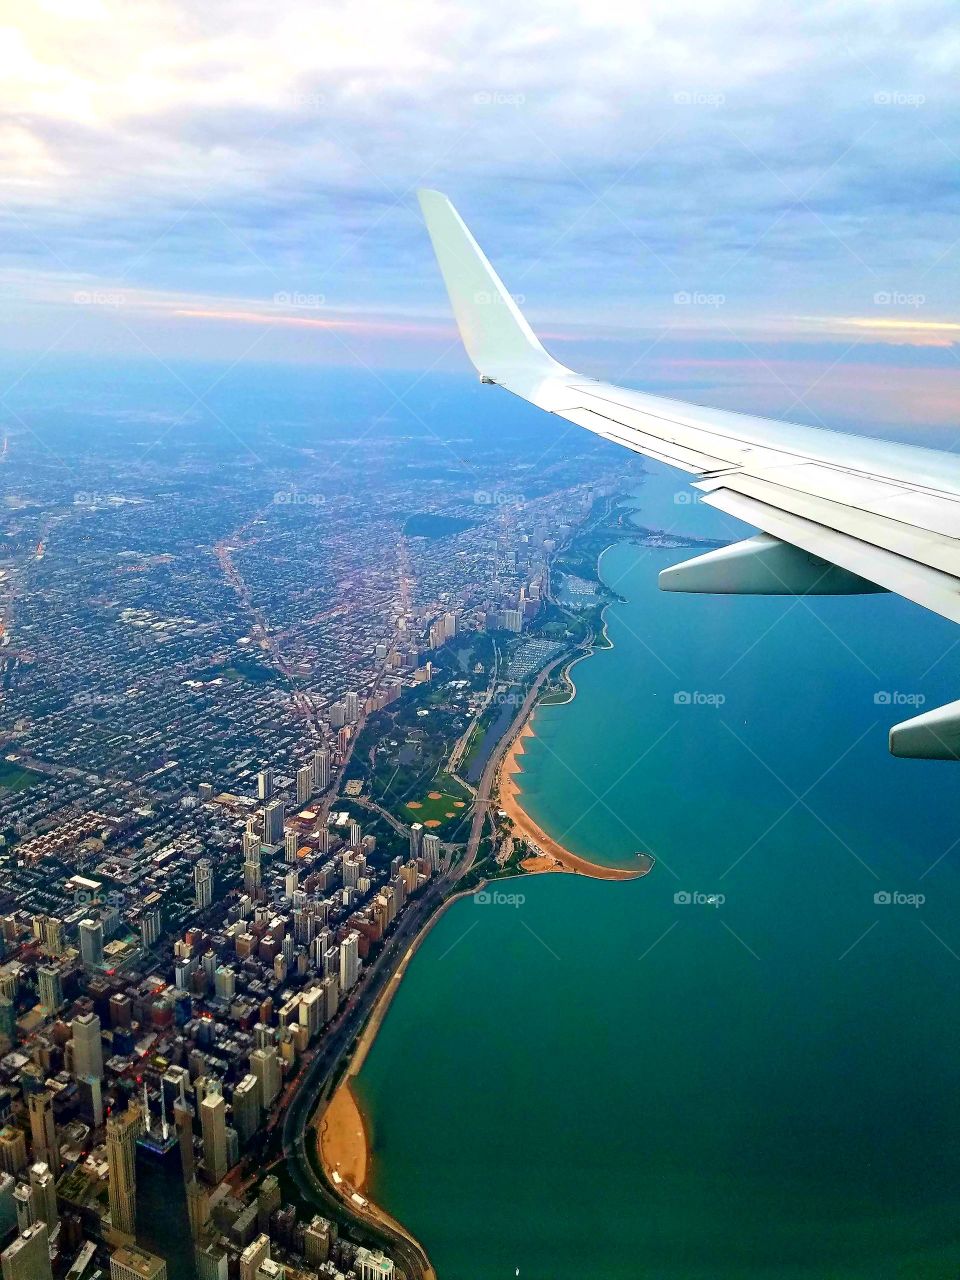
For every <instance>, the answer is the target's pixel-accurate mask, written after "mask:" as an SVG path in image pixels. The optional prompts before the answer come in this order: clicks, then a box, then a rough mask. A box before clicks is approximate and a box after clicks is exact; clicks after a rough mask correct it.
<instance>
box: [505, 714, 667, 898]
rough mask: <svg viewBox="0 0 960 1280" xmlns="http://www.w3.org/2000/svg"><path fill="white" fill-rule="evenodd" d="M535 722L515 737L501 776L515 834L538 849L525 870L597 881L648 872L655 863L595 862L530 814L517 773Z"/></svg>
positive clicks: (527, 862) (509, 816)
mask: <svg viewBox="0 0 960 1280" xmlns="http://www.w3.org/2000/svg"><path fill="white" fill-rule="evenodd" d="M534 736H535V735H534V731H533V725H532V724H531V723H530V721H529V720H527V722H526V723H525V724H524V726H523V728H522V729H521V730H520V732H519V733H518V734H517V736H516V738H515V739H514V740H513V742H512V744H511V746H510V749H509V750H508V751H507V753H506V755H505V756H504V757H503V762H502V763H501V765H500V773H499V776H498V779H497V787H498V792H499V801H498V803H499V806H500V809H501V810H502V812H503V813H505V814H506V815H507V817H508V818H509V819H510V820H511V822H512V823H513V834H514V835H515V836H519V837H520V838H521V839H523V840H526V841H527V842H528V843H529V844H530V845H534V846H536V849H537V852H536V853H535V854H534V855H532V856H531V857H529V858H525V859H524V860H523V862H521V864H520V865H521V866H522V867H523V869H524V871H525V872H527V873H528V874H529V875H540V874H543V873H545V872H567V873H570V874H574V875H582V876H590V877H591V878H592V879H594V880H637V879H639V878H640V876H643V875H646V874H647V872H648V871H649V870H650V866H651V865H652V864H651V863H649V862H645V863H644V865H643V867H641V868H638V869H637V870H633V869H631V868H628V867H608V866H604V865H603V863H599V862H591V861H590V860H589V859H588V858H582V857H580V855H579V854H576V853H571V852H570V850H569V849H565V848H564V847H563V845H562V844H560V843H559V841H557V840H554V839H553V837H552V836H548V835H547V833H546V832H545V831H544V830H543V828H542V827H541V826H540V825H539V824H538V823H536V822H534V820H533V819H532V818H531V817H530V815H529V814H528V813H527V811H526V810H525V809H524V807H523V805H522V804H521V802H520V796H521V794H522V793H521V789H520V784H519V783H518V781H517V775H518V774H519V773H520V772H521V766H520V758H521V757H522V756H523V754H524V743H525V742H526V741H527V740H528V739H530V738H532V737H534Z"/></svg>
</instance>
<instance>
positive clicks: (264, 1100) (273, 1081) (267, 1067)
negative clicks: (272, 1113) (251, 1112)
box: [250, 1046, 281, 1111]
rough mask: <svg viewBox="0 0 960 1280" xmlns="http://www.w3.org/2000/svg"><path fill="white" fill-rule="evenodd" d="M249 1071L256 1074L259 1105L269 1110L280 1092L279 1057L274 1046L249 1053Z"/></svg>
mask: <svg viewBox="0 0 960 1280" xmlns="http://www.w3.org/2000/svg"><path fill="white" fill-rule="evenodd" d="M250 1071H251V1073H252V1074H253V1075H254V1076H256V1079H257V1085H258V1090H259V1098H260V1106H261V1107H262V1108H263V1109H264V1111H269V1109H270V1108H271V1107H272V1106H273V1103H274V1100H275V1099H276V1096H277V1094H278V1093H279V1092H280V1083H281V1077H280V1059H279V1057H278V1056H277V1051H276V1049H274V1048H271V1047H269V1046H265V1047H263V1048H260V1049H254V1051H253V1052H252V1053H251V1054H250Z"/></svg>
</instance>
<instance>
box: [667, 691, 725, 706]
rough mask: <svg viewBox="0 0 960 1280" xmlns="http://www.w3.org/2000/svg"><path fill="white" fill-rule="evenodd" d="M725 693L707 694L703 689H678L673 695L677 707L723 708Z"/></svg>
mask: <svg viewBox="0 0 960 1280" xmlns="http://www.w3.org/2000/svg"><path fill="white" fill-rule="evenodd" d="M726 700H727V695H726V694H725V693H705V692H704V691H703V690H702V689H678V690H677V691H676V693H675V694H674V695H673V705H674V706H675V707H722V706H723V704H724V703H725V702H726Z"/></svg>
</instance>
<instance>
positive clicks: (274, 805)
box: [263, 800, 283, 844]
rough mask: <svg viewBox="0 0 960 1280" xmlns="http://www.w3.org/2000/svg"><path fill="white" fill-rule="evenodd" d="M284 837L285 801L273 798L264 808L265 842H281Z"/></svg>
mask: <svg viewBox="0 0 960 1280" xmlns="http://www.w3.org/2000/svg"><path fill="white" fill-rule="evenodd" d="M282 839H283V801H282V800H271V801H270V803H269V804H266V805H264V808H263V843H264V844H279V843H280V841H281V840H282Z"/></svg>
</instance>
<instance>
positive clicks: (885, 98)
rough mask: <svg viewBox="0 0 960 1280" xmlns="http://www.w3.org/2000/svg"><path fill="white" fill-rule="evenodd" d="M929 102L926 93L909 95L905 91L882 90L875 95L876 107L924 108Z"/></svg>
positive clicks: (874, 102)
mask: <svg viewBox="0 0 960 1280" xmlns="http://www.w3.org/2000/svg"><path fill="white" fill-rule="evenodd" d="M926 100H927V95H926V94H925V93H908V92H907V91H906V90H904V89H880V90H879V91H878V92H877V93H875V94H874V95H873V105H874V106H875V107H914V108H916V107H922V106H923V104H924V103H925V102H926Z"/></svg>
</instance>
